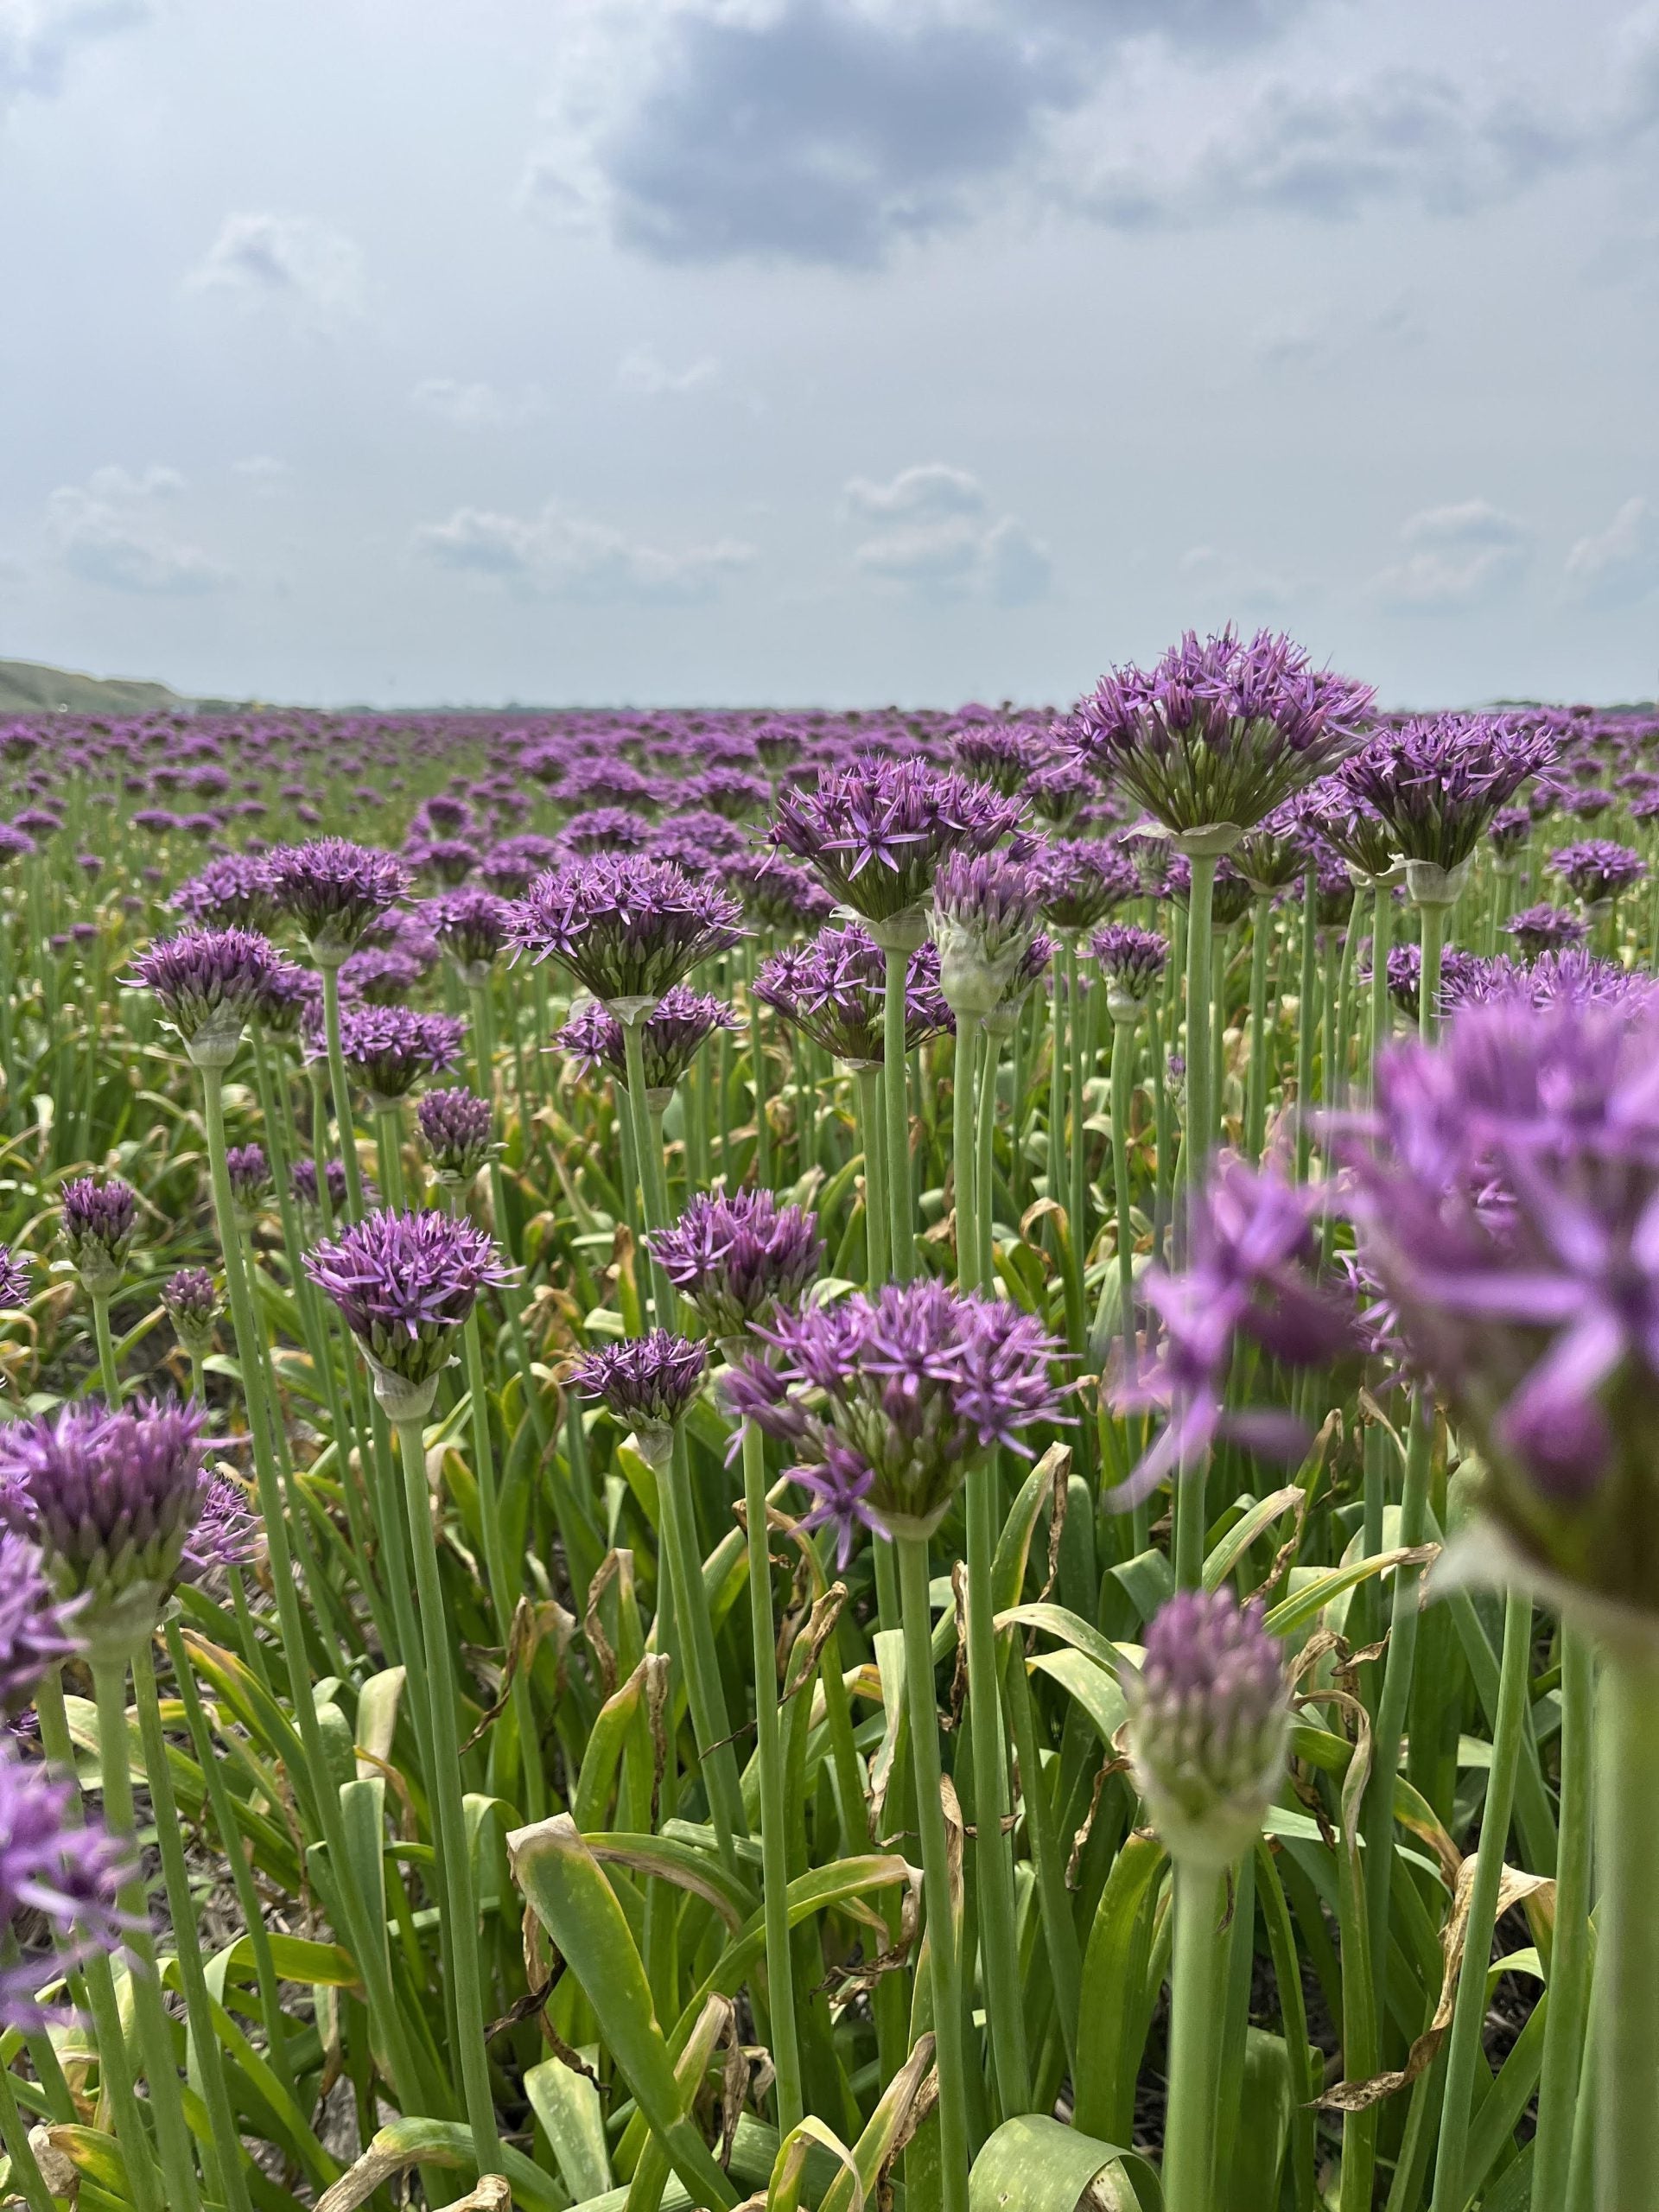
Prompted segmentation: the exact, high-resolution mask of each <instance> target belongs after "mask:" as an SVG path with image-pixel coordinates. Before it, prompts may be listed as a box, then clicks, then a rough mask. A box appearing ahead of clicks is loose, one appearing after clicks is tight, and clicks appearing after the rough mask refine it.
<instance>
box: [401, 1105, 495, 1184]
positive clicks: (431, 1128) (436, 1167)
mask: <svg viewBox="0 0 1659 2212" xmlns="http://www.w3.org/2000/svg"><path fill="white" fill-rule="evenodd" d="M415 1120H416V1126H417V1127H418V1128H419V1130H420V1133H421V1142H422V1144H423V1145H424V1147H426V1154H427V1157H428V1159H429V1160H430V1161H431V1162H432V1169H433V1173H435V1175H436V1176H437V1178H438V1180H439V1181H440V1182H441V1183H470V1182H471V1181H472V1179H473V1178H474V1176H475V1175H476V1174H477V1173H478V1171H479V1169H480V1167H482V1166H483V1165H484V1163H485V1161H486V1160H487V1159H488V1158H489V1156H490V1147H491V1144H492V1143H493V1140H494V1134H495V1110H494V1109H493V1107H492V1106H491V1104H490V1102H489V1100H488V1099H487V1098H480V1096H478V1094H477V1092H476V1091H472V1090H466V1089H465V1088H457V1089H454V1090H429V1091H427V1092H425V1093H424V1094H423V1096H422V1099H421V1102H420V1103H419V1105H418V1106H416V1109H415Z"/></svg>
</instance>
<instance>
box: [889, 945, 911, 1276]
mask: <svg viewBox="0 0 1659 2212" xmlns="http://www.w3.org/2000/svg"><path fill="white" fill-rule="evenodd" d="M886 962H887V970H886V984H887V990H886V998H885V1001H884V1005H883V1014H882V1024H883V1027H882V1039H881V1050H882V1064H881V1082H882V1088H883V1091H884V1094H885V1097H886V1103H887V1132H886V1134H887V1195H888V1200H889V1203H890V1206H891V1210H892V1222H893V1226H892V1247H893V1249H892V1251H891V1253H890V1255H889V1258H890V1262H891V1265H892V1268H893V1281H895V1282H908V1281H910V1279H911V1277H912V1275H913V1274H915V1272H916V1230H915V1220H914V1215H913V1212H912V1201H911V1195H910V1094H909V1082H910V1055H909V1052H907V1051H906V1046H905V1027H906V1024H905V993H906V988H907V985H908V982H909V977H910V955H909V954H908V953H907V952H906V950H904V948H903V947H902V946H894V945H889V946H888V947H887V953H886Z"/></svg>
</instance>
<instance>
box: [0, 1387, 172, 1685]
mask: <svg viewBox="0 0 1659 2212" xmlns="http://www.w3.org/2000/svg"><path fill="white" fill-rule="evenodd" d="M201 1422H202V1414H201V1409H200V1407H198V1406H194V1405H184V1406H181V1405H171V1404H162V1403H159V1402H147V1401H145V1400H143V1399H130V1400H129V1401H128V1402H127V1403H126V1404H125V1405H124V1406H122V1407H120V1408H118V1410H116V1411H114V1412H111V1409H110V1408H108V1407H107V1406H105V1405H104V1404H102V1403H101V1402H98V1401H95V1400H82V1401H79V1402H77V1403H75V1404H73V1405H67V1406H63V1407H61V1408H59V1410H58V1411H57V1412H56V1413H54V1414H43V1415H40V1416H37V1417H35V1418H34V1419H30V1420H25V1421H6V1422H3V1423H0V1510H3V1512H4V1515H5V1517H6V1519H7V1520H8V1521H9V1522H10V1524H11V1525H12V1526H13V1527H15V1528H19V1529H22V1530H23V1531H24V1532H25V1533H26V1534H28V1535H31V1536H33V1537H35V1540H36V1541H38V1542H39V1544H40V1547H41V1552H42V1554H43V1555H44V1558H45V1562H46V1569H47V1572H48V1574H49V1575H50V1576H51V1579H52V1581H53V1585H54V1587H55V1589H56V1590H57V1592H58V1594H59V1595H60V1597H61V1598H65V1599H82V1600H84V1603H83V1605H82V1607H81V1609H80V1610H79V1611H78V1612H77V1615H76V1619H75V1626H76V1632H77V1633H78V1634H79V1635H80V1636H82V1637H84V1638H85V1639H86V1642H87V1643H91V1644H92V1645H93V1646H94V1647H97V1646H99V1645H106V1646H107V1647H108V1648H110V1649H112V1650H114V1649H123V1650H124V1649H125V1648H126V1647H127V1644H128V1643H129V1642H130V1638H131V1637H133V1636H134V1635H137V1636H140V1637H143V1636H148V1635H149V1631H150V1630H151V1629H152V1628H153V1627H154V1625H155V1624H156V1618H157V1616H158V1614H159V1612H160V1611H161V1607H162V1603H163V1601H164V1599H166V1597H167V1594H168V1591H169V1590H170V1589H171V1588H172V1587H173V1586H174V1584H175V1582H176V1581H177V1580H178V1579H179V1575H180V1572H181V1567H182V1566H183V1562H184V1556H185V1548H186V1544H187V1541H188V1537H189V1535H190V1531H191V1530H192V1529H194V1526H195V1524H196V1522H198V1521H199V1520H200V1517H201V1513H202V1509H203V1507H204V1506H205V1505H206V1503H207V1492H208V1490H209V1488H210V1487H211V1482H210V1478H209V1477H208V1475H207V1471H206V1470H205V1469H204V1467H203V1465H202V1444H201V1435H200V1431H201Z"/></svg>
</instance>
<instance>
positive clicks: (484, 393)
mask: <svg viewBox="0 0 1659 2212" xmlns="http://www.w3.org/2000/svg"><path fill="white" fill-rule="evenodd" d="M409 399H410V406H412V407H414V408H416V409H417V410H419V412H420V413H421V414H423V415H432V416H436V417H437V419H438V421H439V422H441V423H448V424H449V425H450V426H451V428H452V429H457V430H499V429H506V428H508V427H509V426H510V425H511V424H512V423H524V422H528V421H529V420H530V418H531V416H533V415H535V414H537V413H538V412H539V411H540V409H541V404H542V397H541V394H540V393H539V392H538V391H536V390H535V389H534V387H533V386H531V385H525V386H524V388H523V389H522V390H521V391H518V393H516V394H509V393H507V392H504V391H497V389H496V387H495V386H494V385H493V384H485V383H481V382H480V383H476V384H461V383H460V382H459V381H458V380H457V379H456V378H454V377H423V378H421V381H420V382H419V384H417V385H416V387H415V389H414V391H411V392H410V395H409Z"/></svg>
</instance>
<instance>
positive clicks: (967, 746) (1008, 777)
mask: <svg viewBox="0 0 1659 2212" xmlns="http://www.w3.org/2000/svg"><path fill="white" fill-rule="evenodd" d="M1049 750H1050V745H1049V741H1048V739H1047V738H1046V736H1044V735H1043V734H1041V733H1040V732H1039V731H1037V730H1034V729H1028V728H1027V729H1021V728H1019V727H1017V726H1016V725H1014V724H1013V723H1009V722H970V723H969V725H968V727H967V728H965V729H960V730H958V731H957V734H956V735H955V737H953V738H952V739H951V741H950V752H951V755H952V758H953V759H954V760H955V761H956V764H957V767H959V768H961V769H962V770H963V771H964V772H965V773H966V774H968V775H969V776H971V777H972V778H973V779H974V781H975V782H976V784H988V785H990V786H991V788H992V790H993V791H1001V794H1002V796H1003V797H1004V798H1020V797H1021V796H1023V794H1024V792H1025V790H1026V787H1027V785H1028V784H1029V783H1030V781H1031V779H1032V777H1033V775H1034V774H1035V773H1036V772H1037V770H1038V769H1039V767H1040V766H1042V764H1043V761H1044V760H1045V759H1046V756H1047V754H1048V753H1049Z"/></svg>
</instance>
